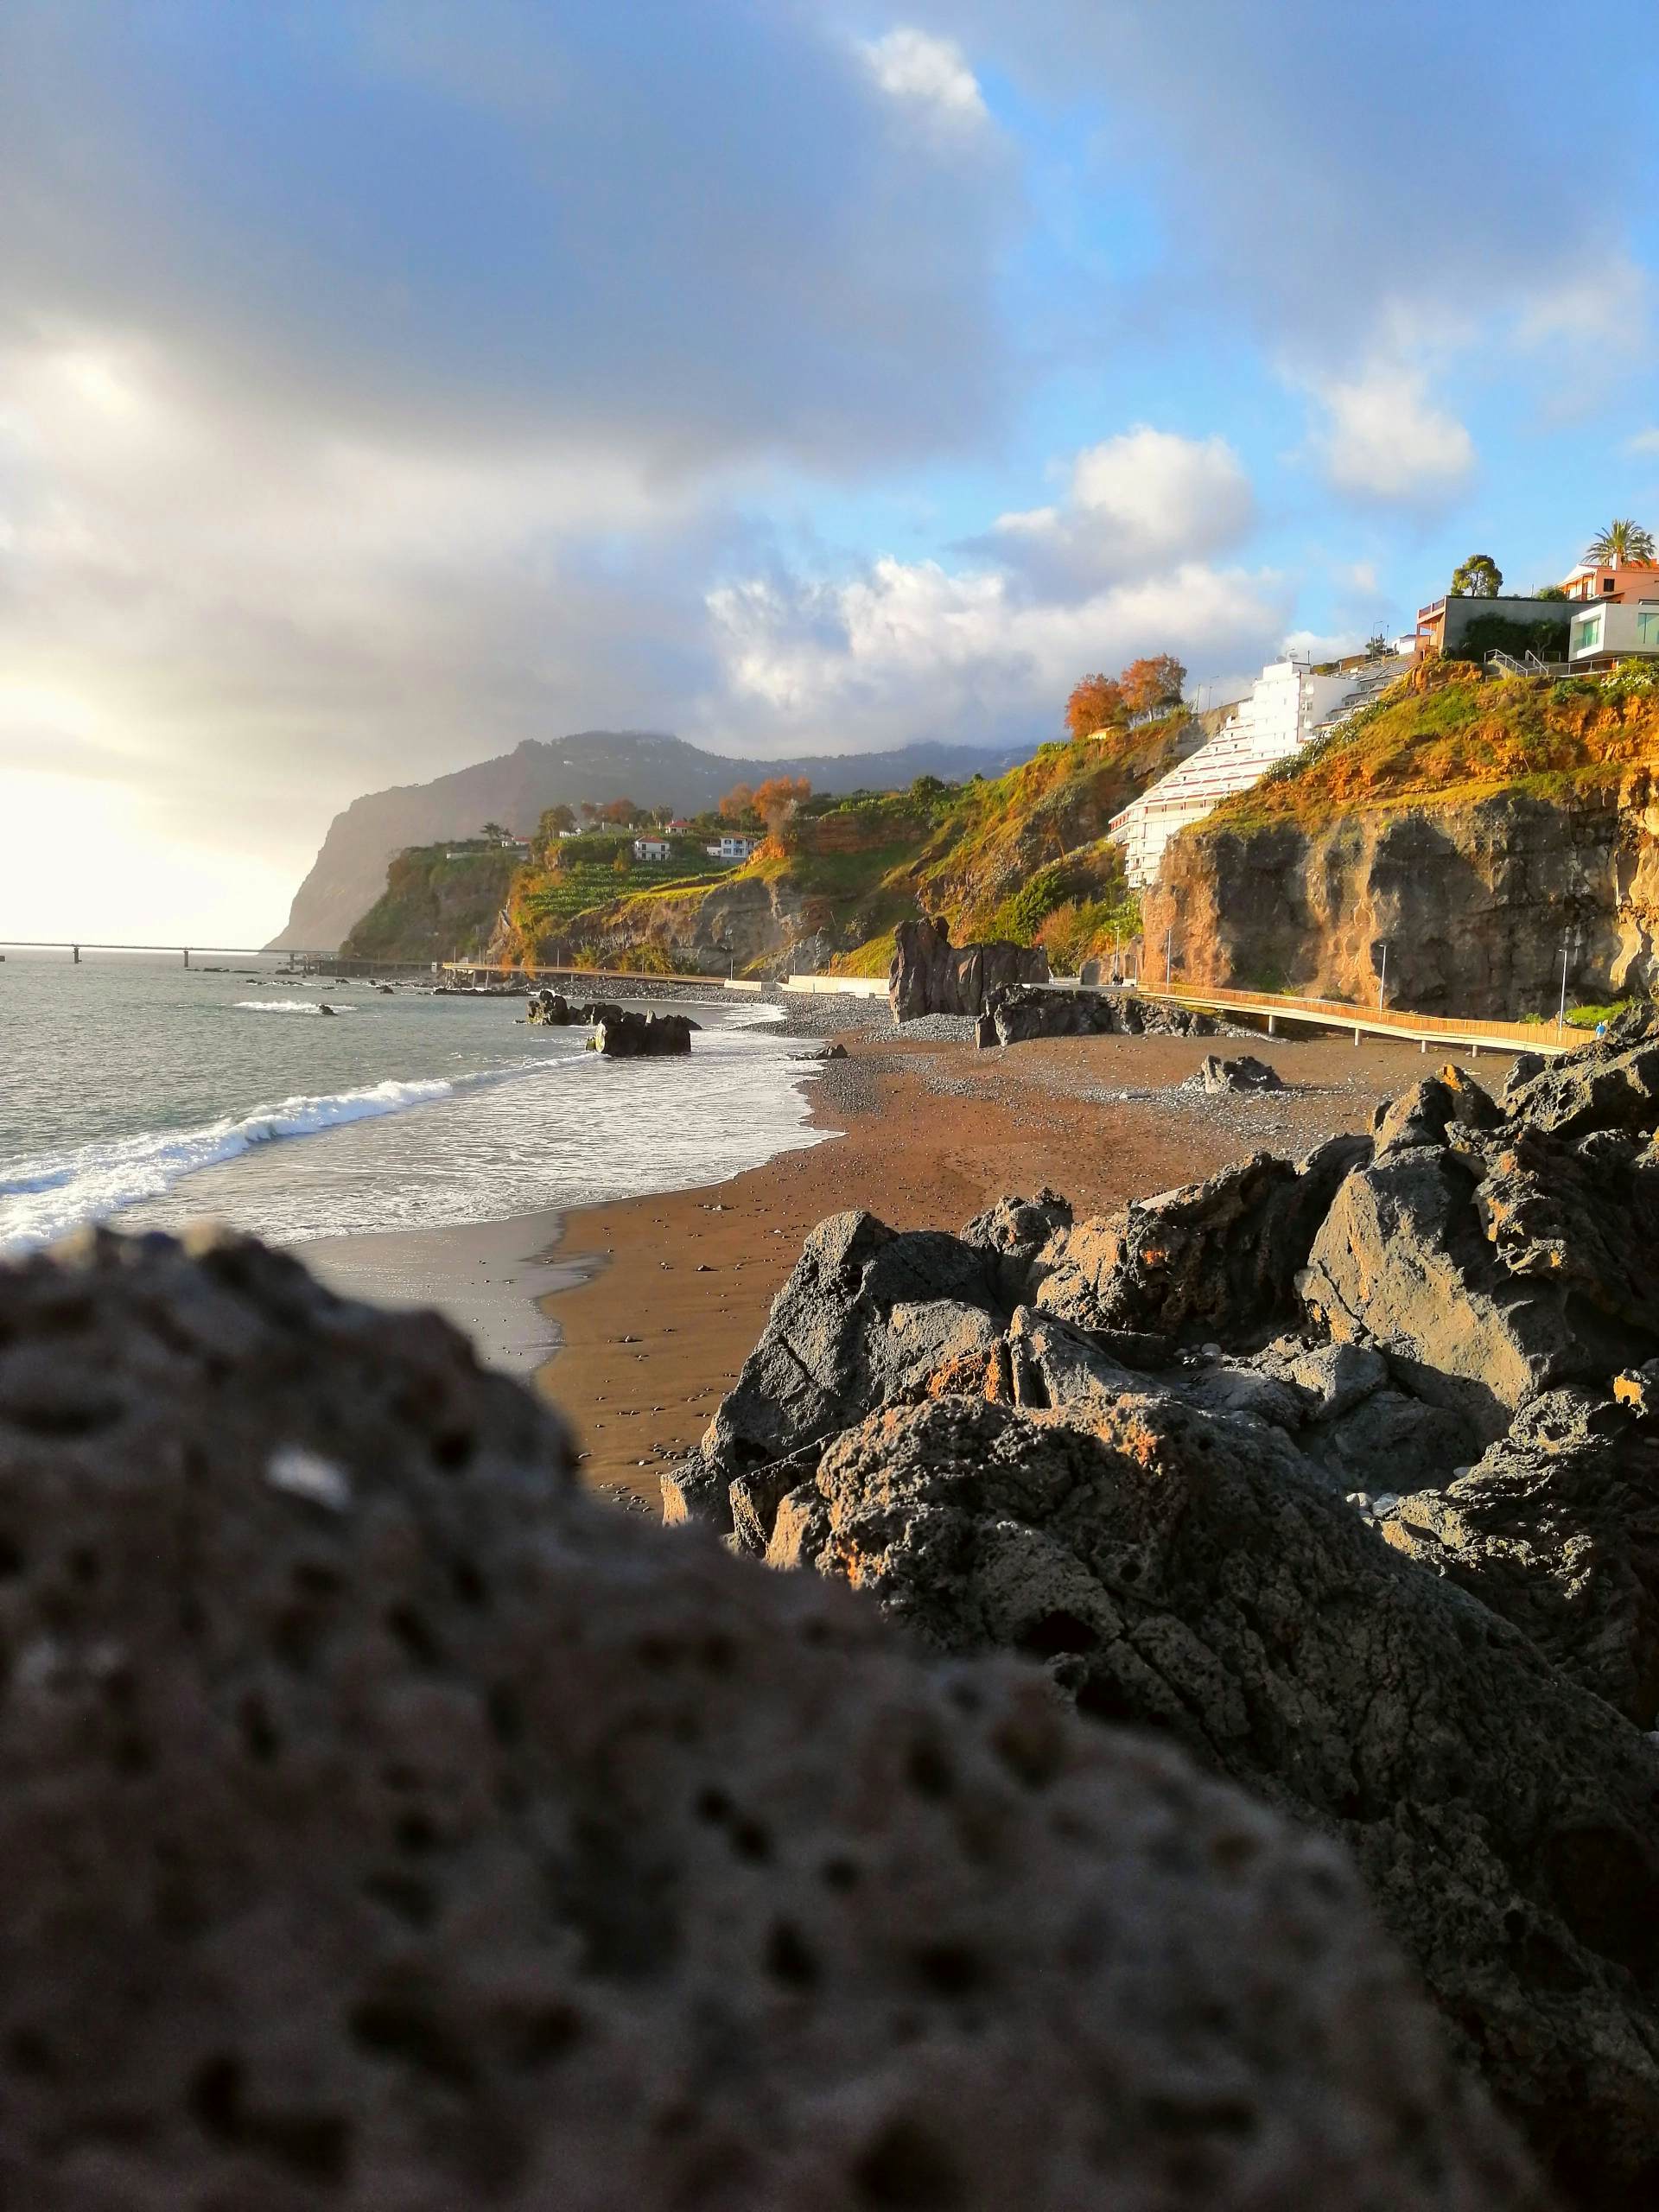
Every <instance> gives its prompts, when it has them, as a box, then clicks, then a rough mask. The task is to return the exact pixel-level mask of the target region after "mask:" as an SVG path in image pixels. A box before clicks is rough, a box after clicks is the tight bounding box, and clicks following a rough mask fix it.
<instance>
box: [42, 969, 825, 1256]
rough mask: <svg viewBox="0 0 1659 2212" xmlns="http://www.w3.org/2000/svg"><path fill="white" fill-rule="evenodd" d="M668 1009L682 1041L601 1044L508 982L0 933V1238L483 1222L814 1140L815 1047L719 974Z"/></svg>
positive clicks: (285, 1232) (704, 1171)
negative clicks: (448, 992)
mask: <svg viewBox="0 0 1659 2212" xmlns="http://www.w3.org/2000/svg"><path fill="white" fill-rule="evenodd" d="M325 999H326V1000H327V1001H328V1003H329V1004H330V1005H331V1006H333V1007H335V1008H336V1010H337V1015H338V1018H337V1019H335V1020H328V1019H327V1017H326V1016H324V1015H323V1014H321V1012H320V1010H319V1009H320V1005H321V1001H323V1000H325ZM686 1010H687V1011H689V1012H690V1013H691V1014H693V1015H694V1016H695V1018H696V1020H699V1021H701V1022H702V1024H703V1025H704V1027H703V1029H702V1033H701V1034H700V1035H698V1036H696V1037H695V1038H694V1039H693V1040H692V1050H691V1055H690V1060H689V1061H687V1060H684V1059H669V1060H636V1061H626V1060H618V1061H611V1060H605V1059H601V1058H600V1056H599V1055H598V1054H597V1053H594V1052H587V1051H586V1050H584V1046H585V1045H586V1041H587V1035H588V1032H587V1030H586V1029H585V1028H583V1027H572V1028H569V1029H541V1028H531V1027H527V1026H525V1025H524V1024H523V1022H522V1020H521V1017H522V1014H523V1005H522V1002H521V1001H514V1000H507V999H486V998H476V999H474V998H465V997H454V998H451V997H444V998H434V997H431V996H429V995H427V994H425V993H423V992H417V991H416V990H411V989H408V988H403V989H400V990H398V991H397V994H396V995H394V996H392V997H390V998H387V997H383V996H381V995H378V994H377V993H374V992H372V991H371V990H370V989H369V988H367V986H366V985H365V984H361V983H358V984H353V985H351V986H349V987H341V988H339V989H335V988H334V987H333V980H332V978H330V979H329V980H328V982H327V984H320V983H317V982H315V981H313V980H311V979H306V980H304V981H300V980H297V979H296V978H294V977H291V976H283V975H281V974H279V973H278V972H277V963H275V962H270V961H266V962H255V961H245V962H243V963H238V965H237V967H236V968H235V969H233V970H231V971H230V972H224V973H209V972H207V971H206V970H204V969H201V968H200V967H197V968H193V969H188V970H187V969H185V967H184V965H183V963H182V962H181V960H177V959H175V960H170V961H169V960H163V959H159V958H157V959H149V958H139V957H121V956H115V955H104V956H99V955H96V954H93V955H88V956H87V957H86V958H85V959H84V960H83V962H82V964H81V965H80V966H79V967H76V966H75V965H74V964H73V963H72V962H71V961H70V959H69V957H68V956H67V954H54V955H44V954H34V955H30V954H22V953H17V952H9V953H8V954H7V957H6V959H5V961H4V963H3V964H0V1253H6V1254H15V1253H17V1252H20V1251H26V1250H28V1249H30V1248H31V1247H32V1246H35V1245H38V1244H41V1243H46V1242H48V1241H49V1240H50V1239H52V1238H53V1237H54V1236H60V1235H62V1234H63V1233H64V1232H65V1231H66V1230H69V1229H72V1228H74V1227H76V1226H77V1225H78V1224H81V1223H83V1222H86V1221H92V1220H105V1219H114V1220H117V1221H118V1222H119V1223H120V1224H121V1225H123V1226H124V1227H134V1228H137V1227H143V1228H165V1229H170V1228H176V1227H178V1226H179V1225H181V1224H182V1223H184V1222H186V1221H188V1220H190V1219H193V1218H195V1217H201V1216H203V1215H209V1216H212V1217H215V1218H217V1219H219V1220H224V1221H229V1222H231V1223H232V1224H234V1225H235V1226H237V1227H238V1228H241V1229H246V1230H252V1231H254V1232H255V1233H256V1234H257V1235H259V1236H264V1237H266V1238H268V1239H270V1240H271V1241H272V1242H274V1243H283V1244H298V1243H304V1242H305V1241H306V1240H307V1239H308V1238H312V1237H318V1236H336V1235H342V1234H348V1233H363V1232H368V1231H374V1230H408V1229H424V1228H432V1227H436V1226H440V1225H442V1224H450V1223H458V1222H481V1221H500V1220H505V1219H507V1218H509V1217H512V1216H513V1215H517V1214H520V1213H529V1212H534V1211H541V1210H543V1209H556V1208H560V1207H564V1206H569V1205H585V1204H589V1203H592V1202H594V1201H597V1200H601V1199H607V1198H621V1197H626V1196H631V1195H633V1194H636V1193H639V1192H650V1191H664V1190H674V1189H683V1188H688V1187H690V1186H692V1185H697V1184H701V1183H705V1182H710V1181H715V1180H717V1179H722V1178H724V1177H725V1176H728V1175H731V1174H735V1173H739V1172H741V1170H742V1169H744V1168H746V1167H751V1166H758V1165H759V1164H760V1161H762V1160H766V1159H769V1158H770V1157H771V1156H772V1154H774V1153H778V1152H782V1151H786V1150H789V1149H791V1148H793V1147H798V1146H801V1145H805V1144H810V1143H812V1142H814V1141H817V1132H816V1131H814V1130H812V1129H810V1128H808V1127H807V1125H806V1116H807V1112H808V1096H807V1089H808V1084H809V1083H810V1077H811V1070H810V1067H809V1066H806V1065H802V1064H800V1063H798V1062H791V1060H790V1059H789V1058H788V1057H787V1055H788V1052H789V1049H790V1047H789V1046H788V1044H787V1043H786V1041H785V1039H782V1038H780V1037H779V1036H778V1035H777V1034H776V1030H775V1025H774V1023H773V1022H772V1020H769V1019H768V1018H767V1016H766V1011H765V1009H763V1008H761V1007H755V1006H753V1005H750V1006H743V1005H735V1006H734V1005H733V1004H731V1003H729V1002H727V1001H723V999H722V997H721V995H720V994H718V993H717V992H716V993H715V994H713V995H711V1000H710V1002H709V1003H708V1004H706V1005H703V1004H699V1005H696V1006H695V1007H689V1008H687V1009H686ZM796 1049H798V1047H797V1048H796Z"/></svg>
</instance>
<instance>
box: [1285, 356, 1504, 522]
mask: <svg viewBox="0 0 1659 2212" xmlns="http://www.w3.org/2000/svg"><path fill="white" fill-rule="evenodd" d="M1314 389H1315V391H1316V394H1317V396H1318V398H1319V402H1320V404H1321V405H1322V406H1323V407H1324V409H1325V418H1326V419H1325V424H1324V426H1323V428H1322V429H1320V431H1319V433H1318V435H1317V436H1316V438H1315V441H1314V443H1315V450H1316V451H1317V452H1318V454H1319V458H1320V461H1321V462H1322V463H1323V466H1324V468H1325V474H1326V475H1327V476H1328V477H1329V479H1330V480H1331V483H1332V486H1333V487H1334V488H1335V489H1336V490H1337V491H1338V492H1348V493H1354V494H1356V495H1357V496H1358V497H1359V498H1362V499H1379V500H1383V501H1387V502H1390V503H1397V504H1399V505H1407V506H1410V505H1430V504H1433V503H1434V502H1435V501H1437V500H1440V499H1446V498H1447V497H1449V496H1450V495H1451V494H1452V493H1454V492H1456V491H1458V490H1459V489H1460V488H1461V487H1462V486H1463V485H1464V484H1465V483H1466V482H1467V480H1468V479H1469V477H1470V476H1471V474H1473V471H1474V466H1475V447H1474V441H1473V440H1472V439H1471V436H1470V435H1469V433H1468V431H1467V430H1466V429H1465V428H1464V426H1463V424H1462V423H1460V422H1459V420H1458V419H1457V417H1456V416H1454V415H1451V414H1448V413H1447V412H1446V410H1445V409H1444V408H1442V407H1439V406H1437V405H1436V404H1434V402H1433V399H1432V398H1431V397H1429V393H1428V387H1427V378H1425V377H1424V375H1423V373H1422V372H1421V370H1419V369H1415V368H1409V367H1404V366H1401V365H1395V364H1392V363H1386V362H1384V363H1378V364H1376V365H1373V366H1371V367H1369V368H1367V369H1364V370H1363V371H1362V372H1361V373H1360V374H1359V375H1358V376H1357V377H1353V378H1346V379H1344V378H1327V379H1325V380H1324V381H1322V382H1320V383H1319V384H1318V385H1316V386H1315V387H1314Z"/></svg>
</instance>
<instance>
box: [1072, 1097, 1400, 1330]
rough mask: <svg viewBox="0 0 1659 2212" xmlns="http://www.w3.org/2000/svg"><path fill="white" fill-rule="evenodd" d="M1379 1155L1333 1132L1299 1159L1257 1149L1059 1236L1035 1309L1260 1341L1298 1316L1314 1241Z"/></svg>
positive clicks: (1105, 1322)
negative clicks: (1349, 1185) (1301, 1282)
mask: <svg viewBox="0 0 1659 2212" xmlns="http://www.w3.org/2000/svg"><path fill="white" fill-rule="evenodd" d="M1369 1158H1370V1140H1369V1139H1367V1138H1364V1137H1332V1138H1331V1139H1330V1140H1329V1141H1327V1142H1326V1143H1325V1144H1322V1145H1320V1146H1319V1147H1317V1149H1316V1150H1314V1151H1313V1152H1311V1153H1310V1154H1308V1155H1307V1157H1306V1160H1301V1161H1300V1162H1293V1161H1291V1160H1280V1159H1276V1158H1274V1156H1273V1154H1269V1153H1258V1154H1256V1155H1255V1158H1254V1159H1252V1160H1248V1161H1247V1162H1245V1164H1244V1165H1243V1166H1238V1167H1227V1168H1224V1169H1223V1170H1222V1171H1221V1173H1219V1174H1217V1175H1214V1176H1211V1178H1210V1179H1209V1180H1208V1181H1207V1182H1203V1183H1191V1184H1186V1185H1183V1186H1182V1187H1181V1188H1180V1189H1179V1190H1174V1191H1165V1192H1161V1193H1160V1195H1159V1196H1158V1197H1156V1198H1140V1199H1133V1200H1131V1202H1130V1203H1129V1204H1128V1205H1127V1206H1125V1207H1124V1208H1123V1210H1122V1212H1121V1213H1116V1214H1114V1215H1112V1216H1111V1217H1109V1219H1103V1220H1102V1219H1095V1220H1090V1221H1083V1222H1078V1223H1077V1224H1075V1225H1074V1226H1073V1227H1071V1229H1066V1230H1058V1231H1057V1232H1056V1234H1055V1236H1053V1237H1052V1239H1051V1240H1050V1242H1049V1243H1048V1244H1047V1245H1046V1246H1045V1247H1044V1249H1043V1250H1042V1252H1041V1254H1040V1255H1039V1259H1038V1262H1037V1267H1038V1268H1039V1270H1040V1271H1041V1274H1042V1277H1043V1280H1042V1281H1041V1283H1040V1287H1038V1288H1037V1290H1036V1292H1035V1297H1034V1303H1035V1304H1037V1305H1038V1306H1041V1307H1042V1308H1043V1310H1044V1311H1045V1312H1046V1313H1058V1314H1059V1315H1061V1316H1063V1317H1064V1318H1065V1319H1069V1320H1073V1321H1076V1322H1077V1323H1078V1324H1080V1325H1082V1326H1084V1327H1085V1328H1099V1329H1131V1330H1148V1331H1153V1332H1157V1333H1159V1334H1161V1335H1165V1336H1168V1337H1173V1338H1182V1337H1185V1338H1217V1339H1220V1340H1222V1341H1224V1342H1234V1341H1243V1340H1249V1341H1251V1342H1254V1343H1257V1344H1259V1343H1261V1342H1262V1341H1263V1340H1264V1339H1265V1338H1268V1337H1270V1336H1272V1335H1273V1334H1274V1333H1275V1332H1276V1331H1277V1330H1278V1329H1279V1328H1280V1327H1281V1325H1283V1323H1284V1321H1285V1320H1286V1319H1288V1318H1292V1317H1293V1316H1294V1313H1295V1310H1296V1305H1295V1300H1296V1283H1297V1280H1298V1277H1299V1274H1300V1271H1301V1270H1302V1268H1304V1267H1305V1265H1306V1262H1307V1257H1308V1252H1309V1249H1310V1247H1311V1246H1312V1244H1313V1239H1314V1236H1315V1234H1316V1232H1317V1231H1318V1230H1319V1225H1320V1224H1321V1222H1322V1221H1323V1220H1324V1218H1325V1215H1326V1213H1327V1211H1329V1209H1330V1207H1331V1205H1332V1200H1333V1198H1334V1197H1335V1196H1336V1193H1337V1192H1338V1190H1339V1189H1340V1188H1341V1186H1342V1185H1343V1184H1344V1180H1345V1179H1347V1178H1348V1177H1349V1176H1350V1175H1351V1173H1353V1171H1354V1170H1355V1169H1357V1168H1358V1167H1361V1166H1363V1165H1364V1163H1365V1162H1366V1161H1367V1160H1369Z"/></svg>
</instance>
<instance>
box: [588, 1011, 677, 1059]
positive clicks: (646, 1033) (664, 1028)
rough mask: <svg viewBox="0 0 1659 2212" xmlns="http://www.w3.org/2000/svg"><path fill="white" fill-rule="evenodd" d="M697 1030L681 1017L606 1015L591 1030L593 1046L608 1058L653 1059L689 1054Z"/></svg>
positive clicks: (664, 1015) (663, 1015)
mask: <svg viewBox="0 0 1659 2212" xmlns="http://www.w3.org/2000/svg"><path fill="white" fill-rule="evenodd" d="M696 1027H697V1024H696V1022H694V1021H692V1020H690V1018H689V1016H687V1015H685V1014H632V1013H620V1014H619V1013H614V1012H610V1013H607V1014H606V1015H605V1018H604V1019H603V1020H601V1022H600V1023H599V1025H598V1027H596V1028H595V1029H594V1034H593V1039H592V1045H593V1049H594V1052H603V1053H604V1054H605V1055H606V1057H607V1058H608V1059H618V1060H633V1059H641V1058H655V1057H657V1056H658V1055H660V1054H663V1053H671V1052H690V1049H691V1032H692V1031H693V1029H695V1028H696Z"/></svg>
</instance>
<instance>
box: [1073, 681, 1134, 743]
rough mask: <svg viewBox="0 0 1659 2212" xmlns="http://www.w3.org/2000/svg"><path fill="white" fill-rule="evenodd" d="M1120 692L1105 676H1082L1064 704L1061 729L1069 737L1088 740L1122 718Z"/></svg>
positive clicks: (1121, 694)
mask: <svg viewBox="0 0 1659 2212" xmlns="http://www.w3.org/2000/svg"><path fill="white" fill-rule="evenodd" d="M1124 712H1125V709H1124V705H1123V691H1122V685H1121V684H1119V683H1116V682H1114V680H1113V679H1112V677H1109V676H1085V677H1084V679H1083V681H1082V683H1079V684H1077V685H1076V686H1075V687H1074V688H1073V690H1072V693H1071V697H1070V698H1069V699H1068V700H1067V701H1066V702H1065V726H1066V728H1067V729H1069V730H1070V731H1071V734H1072V736H1073V737H1092V736H1093V735H1094V734H1095V732H1096V730H1097V729H1109V728H1111V727H1112V725H1113V723H1114V722H1121V721H1122V719H1123V716H1124Z"/></svg>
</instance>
